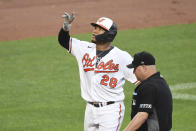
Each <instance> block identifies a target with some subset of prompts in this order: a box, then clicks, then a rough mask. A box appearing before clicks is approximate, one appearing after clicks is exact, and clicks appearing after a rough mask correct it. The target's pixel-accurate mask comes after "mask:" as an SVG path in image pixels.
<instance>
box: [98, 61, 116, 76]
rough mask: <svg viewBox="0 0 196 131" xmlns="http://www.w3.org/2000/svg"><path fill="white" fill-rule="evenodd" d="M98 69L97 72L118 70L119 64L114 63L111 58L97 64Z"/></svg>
mask: <svg viewBox="0 0 196 131" xmlns="http://www.w3.org/2000/svg"><path fill="white" fill-rule="evenodd" d="M97 69H98V70H96V71H95V72H97V73H98V72H99V73H104V72H118V70H119V64H114V63H113V60H109V61H108V62H106V63H104V62H101V63H99V65H98V66H97Z"/></svg>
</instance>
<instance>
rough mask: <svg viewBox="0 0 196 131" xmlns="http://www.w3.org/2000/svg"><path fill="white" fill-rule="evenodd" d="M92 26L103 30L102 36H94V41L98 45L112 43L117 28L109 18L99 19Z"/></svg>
mask: <svg viewBox="0 0 196 131" xmlns="http://www.w3.org/2000/svg"><path fill="white" fill-rule="evenodd" d="M91 25H92V26H94V27H95V26H99V27H101V28H103V29H104V30H105V32H104V33H103V34H100V35H96V36H95V38H96V41H97V42H99V43H106V42H112V41H113V40H114V38H115V36H116V34H117V26H116V24H115V23H114V22H113V20H111V19H110V18H106V17H101V18H99V19H98V20H97V22H96V23H91Z"/></svg>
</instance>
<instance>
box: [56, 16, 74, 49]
mask: <svg viewBox="0 0 196 131" xmlns="http://www.w3.org/2000/svg"><path fill="white" fill-rule="evenodd" d="M62 18H64V23H63V28H61V30H60V32H59V35H58V41H59V43H60V45H61V46H63V47H64V48H66V49H67V50H69V41H70V35H69V30H70V29H71V23H72V22H73V20H74V18H75V14H74V13H72V15H71V16H70V15H69V14H68V13H67V12H65V13H64V15H62Z"/></svg>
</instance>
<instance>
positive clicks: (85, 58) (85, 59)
mask: <svg viewBox="0 0 196 131" xmlns="http://www.w3.org/2000/svg"><path fill="white" fill-rule="evenodd" d="M94 60H95V56H94V57H93V59H91V58H90V57H89V54H88V53H86V54H85V55H84V56H83V59H82V63H83V67H89V66H90V67H93V66H94V65H95V64H93V61H94Z"/></svg>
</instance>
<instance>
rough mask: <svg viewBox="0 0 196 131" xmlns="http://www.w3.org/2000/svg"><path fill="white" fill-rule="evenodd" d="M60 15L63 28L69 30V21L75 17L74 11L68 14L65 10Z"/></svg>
mask: <svg viewBox="0 0 196 131" xmlns="http://www.w3.org/2000/svg"><path fill="white" fill-rule="evenodd" d="M61 17H62V18H64V23H63V29H64V30H65V31H69V30H70V29H71V23H72V22H73V20H74V19H75V13H74V12H72V15H71V16H70V15H69V13H67V12H65V13H64V14H63V15H62V16H61Z"/></svg>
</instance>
